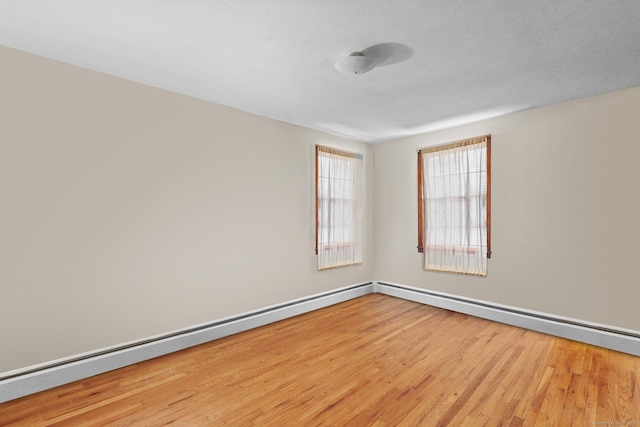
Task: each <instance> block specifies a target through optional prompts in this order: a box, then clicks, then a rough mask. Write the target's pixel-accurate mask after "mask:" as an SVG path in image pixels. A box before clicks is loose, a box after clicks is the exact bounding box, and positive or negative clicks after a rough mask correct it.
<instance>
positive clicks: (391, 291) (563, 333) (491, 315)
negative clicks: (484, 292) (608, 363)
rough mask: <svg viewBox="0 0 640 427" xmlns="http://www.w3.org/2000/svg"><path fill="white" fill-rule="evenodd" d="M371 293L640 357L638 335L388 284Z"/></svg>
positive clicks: (382, 284) (613, 328)
mask: <svg viewBox="0 0 640 427" xmlns="http://www.w3.org/2000/svg"><path fill="white" fill-rule="evenodd" d="M373 289H374V292H377V293H381V294H384V295H390V296H394V297H398V298H402V299H406V300H410V301H415V302H419V303H422V304H427V305H431V306H434V307H439V308H444V309H447V310H451V311H456V312H459V313H464V314H469V315H472V316H475V317H480V318H483V319H489V320H493V321H496V322H500V323H506V324H508V325H513V326H518V327H521V328H525V329H531V330H533V331H538V332H543V333H545V334H549V335H554V336H557V337H562V338H567V339H570V340H574V341H579V342H584V343H587V344H592V345H597V346H599V347H604V348H608V349H611V350H616V351H621V352H623V353H629V354H633V355H635V356H640V332H638V331H633V330H628V329H622V328H616V327H612V326H607V325H601V324H597V323H591V322H584V321H580V320H575V319H570V318H566V317H559V316H554V315H551V314H546V313H539V312H535V311H528V310H524V309H520V308H517V307H509V306H505V305H500V304H495V303H490V302H487V301H480V300H473V299H468V298H463V297H459V296H455V295H449V294H444V293H439V292H434V291H428V290H425V289H420V288H413V287H409V286H404V285H399V284H395V283H390V282H375V283H374V287H373Z"/></svg>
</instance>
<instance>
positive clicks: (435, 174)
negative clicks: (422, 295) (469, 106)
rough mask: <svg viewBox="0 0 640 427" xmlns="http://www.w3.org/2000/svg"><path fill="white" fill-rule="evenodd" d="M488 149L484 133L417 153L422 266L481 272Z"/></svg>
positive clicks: (486, 231) (485, 249) (486, 232)
mask: <svg viewBox="0 0 640 427" xmlns="http://www.w3.org/2000/svg"><path fill="white" fill-rule="evenodd" d="M490 150H491V136H490V135H485V136H481V137H477V138H471V139H466V140H462V141H457V142H454V143H451V144H447V145H443V146H439V147H431V148H426V149H423V150H420V151H419V153H418V156H419V158H418V165H419V167H420V168H421V170H420V171H419V173H418V175H419V178H421V182H419V197H420V198H422V200H419V201H418V206H419V209H422V212H419V215H421V216H422V218H421V221H418V222H419V224H420V223H422V226H423V227H424V230H422V232H423V233H424V234H423V235H421V236H419V238H418V247H419V250H420V247H421V246H422V248H423V252H424V268H425V269H426V270H436V271H449V272H455V273H463V274H472V275H478V276H486V275H487V259H488V258H490V257H491V249H490V243H489V241H490V230H491V229H490V218H491V216H490V203H491V191H490V165H491V162H490V153H491V151H490ZM420 187H421V188H420Z"/></svg>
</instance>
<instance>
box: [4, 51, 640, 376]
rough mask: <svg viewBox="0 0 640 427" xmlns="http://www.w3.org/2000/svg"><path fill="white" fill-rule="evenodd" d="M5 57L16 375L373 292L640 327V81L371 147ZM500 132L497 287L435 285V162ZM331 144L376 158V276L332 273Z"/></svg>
mask: <svg viewBox="0 0 640 427" xmlns="http://www.w3.org/2000/svg"><path fill="white" fill-rule="evenodd" d="M0 63H2V73H3V78H2V79H0V94H1V95H2V96H1V97H0V117H1V119H0V120H1V126H0V195H1V196H0V197H1V199H0V200H1V201H0V204H1V206H0V208H1V209H0V211H1V212H2V215H1V219H2V221H0V325H1V326H0V327H1V328H2V329H1V331H2V332H1V338H2V354H1V356H0V372H4V371H8V370H12V369H17V368H21V367H25V366H29V365H32V364H35V363H40V362H46V361H50V360H53V359H56V358H60V357H65V356H70V355H74V354H77V353H80V352H84V351H91V350H95V349H98V348H101V347H105V346H109V345H115V344H120V343H123V342H126V341H129V340H136V339H140V338H144V337H147V336H150V335H154V334H159V333H163V332H167V331H171V330H174V329H178V328H182V327H187V326H191V325H194V324H198V323H201V322H207V321H211V320H215V319H219V318H222V317H225V316H231V315H235V314H239V313H242V312H245V311H249V310H253V309H257V308H262V307H265V306H268V305H271V304H277V303H280V302H284V301H287V300H291V299H295V298H298V297H303V296H308V295H311V294H314V293H317V292H322V291H326V290H329V289H334V288H337V287H340V286H345V285H350V284H354V283H359V282H362V281H367V280H371V279H377V280H380V281H389V282H394V283H400V284H404V285H410V286H417V287H421V288H425V289H430V290H436V291H441V292H447V293H451V294H456V295H461V296H465V297H470V298H477V299H482V300H487V301H490V302H494V303H501V304H507V305H512V306H516V307H522V308H527V309H532V310H537V311H542V312H547V313H551V314H556V315H561V316H568V317H572V318H576V319H580V320H585V321H593V322H598V323H604V324H609V325H612V326H618V327H623V328H630V329H634V330H640V317H638V316H637V311H638V308H637V301H639V300H640V287H639V286H638V285H637V282H638V280H637V278H636V277H635V275H634V274H633V271H634V270H635V268H634V266H635V265H636V264H637V263H638V260H640V246H639V245H638V242H640V227H639V226H638V224H637V218H638V211H639V210H640V191H638V188H637V186H638V185H639V184H638V183H640V168H639V167H638V166H637V163H638V159H639V158H640V144H639V143H638V137H637V135H638V134H640V121H638V119H637V112H638V111H640V88H634V89H629V90H625V91H620V92H616V93H611V94H607V95H602V96H599V97H594V98H589V99H584V100H580V101H577V102H572V103H567V104H562V105H557V106H553V107H548V108H542V109H538V110H532V111H528V112H523V113H519V114H512V115H509V116H504V117H501V118H497V119H492V120H487V121H483V122H479V123H476V124H473V125H468V126H463V127H458V128H454V129H449V130H446V131H439V132H433V133H430V134H425V135H421V136H417V137H413V138H408V139H404V140H401V141H396V142H391V143H384V144H379V145H375V146H373V147H372V146H369V145H367V144H362V143H356V142H353V141H348V140H344V139H340V138H336V137H333V136H329V135H326V134H323V133H320V132H316V131H312V130H308V129H304V128H301V127H297V126H292V125H288V124H284V123H280V122H276V121H273V120H269V119H266V118H261V117H257V116H254V115H251V114H247V113H243V112H240V111H236V110H233V109H230V108H226V107H222V106H218V105H214V104H210V103H207V102H203V101H199V100H196V99H193V98H189V97H185V96H181V95H177V94H173V93H169V92H166V91H162V90H158V89H154V88H150V87H147V86H143V85H139V84H136V83H133V82H129V81H126V80H121V79H118V78H115V77H109V76H105V75H102V74H99V73H95V72H92V71H88V70H84V69H80V68H77V67H73V66H70V65H65V64H61V63H58V62H55V61H51V60H47V59H44V58H40V57H37V56H34V55H29V54H25V53H21V52H17V51H14V50H11V49H7V48H3V47H0ZM485 133H491V134H493V252H494V258H493V259H492V260H491V261H490V265H489V276H488V277H487V278H484V279H480V278H474V277H466V276H459V275H453V274H443V273H430V272H425V271H424V270H422V267H421V261H422V260H421V255H420V254H418V253H417V252H416V249H415V246H416V228H417V218H416V195H415V193H416V169H415V156H416V154H415V152H416V149H418V148H421V147H426V146H429V145H435V144H440V143H445V142H448V141H452V140H456V139H460V138H465V137H469V136H474V135H480V134H485ZM316 143H319V144H326V145H331V146H335V147H338V148H343V149H348V150H352V151H359V152H362V153H364V154H365V159H366V160H365V167H366V174H367V181H368V186H367V197H368V199H367V203H368V215H367V217H366V224H365V227H366V230H367V233H366V235H367V242H366V244H365V248H366V250H365V262H364V265H362V266H359V267H349V268H342V269H336V270H329V271H324V272H318V271H317V270H316V267H315V255H314V254H313V240H314V239H313V223H312V210H313V201H312V197H313V192H312V188H313V182H312V177H313V170H312V163H313V161H312V160H313V145H314V144H316ZM374 154H375V165H374V161H373V157H374ZM374 187H375V193H374ZM374 195H375V204H374ZM374 217H375V224H374ZM374 236H375V243H376V247H375V254H374V249H373V248H374V244H373V243H374ZM374 266H375V267H374Z"/></svg>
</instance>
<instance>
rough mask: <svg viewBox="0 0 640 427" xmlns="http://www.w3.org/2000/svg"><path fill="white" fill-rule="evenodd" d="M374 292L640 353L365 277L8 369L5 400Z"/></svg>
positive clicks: (536, 320)
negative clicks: (221, 316)
mask: <svg viewBox="0 0 640 427" xmlns="http://www.w3.org/2000/svg"><path fill="white" fill-rule="evenodd" d="M374 292H375V293H380V294H384V295H389V296H393V297H397V298H402V299H406V300H409V301H415V302H419V303H422V304H426V305H431V306H434V307H439V308H444V309H447V310H452V311H456V312H459V313H464V314H469V315H471V316H475V317H480V318H484V319H488V320H493V321H496V322H501V323H505V324H508V325H513V326H518V327H522V328H525V329H531V330H534V331H538V332H542V333H545V334H549V335H554V336H558V337H562V338H567V339H571V340H574V341H580V342H584V343H588V344H592V345H597V346H600V347H604V348H609V349H612V350H616V351H621V352H624V353H629V354H633V355H636V356H640V333H638V331H632V330H625V329H621V328H615V327H610V326H607V325H599V324H595V323H587V322H581V321H578V320H575V319H569V318H563V317H556V316H553V315H549V314H546V313H537V312H534V311H527V310H523V309H519V308H515V307H508V306H503V305H498V304H491V303H489V302H486V301H479V300H473V299H468V298H464V297H459V296H455V295H449V294H444V293H438V292H434V291H429V290H425V289H421V288H413V287H409V286H404V285H399V284H395V283H389V282H365V283H360V284H356V285H352V286H347V287H344V288H339V289H335V290H332V291H329V292H325V293H321V294H317V295H312V296H309V297H306V298H301V299H298V300H293V301H290V302H286V303H283V304H278V305H274V306H271V307H266V308H264V309H260V310H256V311H252V312H248V313H244V314H241V315H237V316H233V317H229V318H225V319H221V320H218V321H214V322H211V323H207V324H202V325H197V326H194V327H191V328H187V329H182V330H179V331H174V332H170V333H167V334H163V335H160V336H154V337H150V338H148V339H144V340H139V341H135V342H131V343H126V344H123V345H119V346H114V347H109V348H105V349H101V350H98V351H94V352H90V353H84V354H81V355H77V356H73V357H69V358H65V359H60V360H57V361H53V362H49V363H45V364H42V365H35V366H32V367H27V368H23V369H19V370H15V371H10V372H5V373H3V374H0V403H2V402H6V401H9V400H13V399H17V398H19V397H23V396H26V395H29V394H33V393H37V392H39V391H43V390H46V389H50V388H53V387H57V386H60V385H63V384H67V383H70V382H73V381H78V380H81V379H84V378H88V377H91V376H94V375H98V374H101V373H104V372H107V371H111V370H114V369H118V368H122V367H124V366H128V365H132V364H134V363H139V362H142V361H145V360H149V359H152V358H155V357H158V356H162V355H165V354H169V353H172V352H175V351H179V350H183V349H185V348H189V347H193V346H196V345H199V344H204V343H206V342H209V341H213V340H215V339H218V338H222V337H225V336H229V335H233V334H236V333H239V332H242V331H246V330H249V329H253V328H256V327H259V326H263V325H267V324H269V323H273V322H277V321H279V320H283V319H287V318H289V317H293V316H297V315H299V314H303V313H307V312H310V311H313V310H317V309H319V308H323V307H328V306H330V305H333V304H338V303H340V302H343V301H347V300H350V299H353V298H357V297H360V296H363V295H367V294H370V293H374Z"/></svg>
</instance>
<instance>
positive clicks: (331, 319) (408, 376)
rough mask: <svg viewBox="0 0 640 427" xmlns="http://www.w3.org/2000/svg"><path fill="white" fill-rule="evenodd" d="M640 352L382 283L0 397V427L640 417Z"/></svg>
mask: <svg viewBox="0 0 640 427" xmlns="http://www.w3.org/2000/svg"><path fill="white" fill-rule="evenodd" d="M636 372H640V358H638V357H635V356H630V355H626V354H623V353H618V352H615V351H611V350H605V349H602V348H598V347H593V346H589V345H586V344H580V343H576V342H573V341H568V340H564V339H560V338H554V337H550V336H547V335H543V334H540V333H536V332H531V331H527V330H524V329H519V328H515V327H511V326H506V325H502V324H499V323H494V322H491V321H486V320H482V319H477V318H473V317H470V316H466V315H463V314H459V313H453V312H450V311H446V310H441V309H437V308H433V307H429V306H426V305H421V304H417V303H413V302H409V301H404V300H401V299H396V298H392V297H388V296H383V295H379V294H372V295H367V296H365V297H361V298H358V299H355V300H351V301H348V302H345V303H342V304H339V305H335V306H333V307H329V308H326V309H322V310H318V311H315V312H312V313H308V314H305V315H301V316H298V317H295V318H292V319H288V320H284V321H281V322H278V323H275V324H272V325H268V326H265V327H262V328H258V329H255V330H252V331H248V332H245V333H241V334H238V335H235V336H231V337H227V338H223V339H220V340H217V341H215V342H212V343H208V344H204V345H201V346H198V347H194V348H191V349H187V350H184V351H181V352H178V353H174V354H171V355H167V356H164V357H160V358H157V359H154V360H150V361H147V362H143V363H139V364H137V365H133V366H130V367H126V368H123V369H119V370H117V371H113V372H109V373H106V374H102V375H98V376H95V377H92V378H89V379H86V380H83V381H79V382H76V383H73V384H69V385H66V386H62V387H58V388H56V389H52V390H48V391H45V392H42V393H39V394H36V395H32V396H28V397H25V398H22V399H17V400H14V401H11V402H7V403H5V404H1V405H0V425H27V426H41V425H47V426H51V425H60V426H62V425H72V426H76V425H100V426H104V425H114V426H156V425H165V424H172V425H182V426H199V425H206V426H219V425H221V426H224V425H233V426H251V425H259V426H397V425H399V426H462V425H473V426H499V425H504V426H528V425H545V426H546V425H548V426H560V427H564V426H598V425H600V426H613V425H615V426H623V425H624V426H631V425H638V426H640V393H639V384H638V381H637V375H636Z"/></svg>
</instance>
